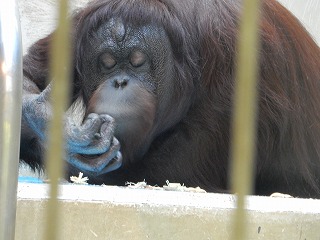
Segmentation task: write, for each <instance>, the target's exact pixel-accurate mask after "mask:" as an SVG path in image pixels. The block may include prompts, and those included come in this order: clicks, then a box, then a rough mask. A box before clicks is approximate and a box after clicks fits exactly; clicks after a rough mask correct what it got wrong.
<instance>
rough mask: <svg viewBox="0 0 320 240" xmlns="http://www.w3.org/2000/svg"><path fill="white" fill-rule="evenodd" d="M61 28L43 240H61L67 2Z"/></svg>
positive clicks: (55, 45) (54, 50)
mask: <svg viewBox="0 0 320 240" xmlns="http://www.w3.org/2000/svg"><path fill="white" fill-rule="evenodd" d="M59 2H60V3H59V18H58V26H57V29H56V31H55V33H54V35H53V41H52V46H51V57H52V58H51V59H50V80H51V82H52V92H51V94H52V96H51V99H52V100H53V102H52V112H53V117H52V120H51V122H50V124H49V136H48V151H47V170H48V176H49V179H50V181H51V184H50V199H49V202H48V208H47V211H48V212H47V226H46V232H45V236H44V239H46V240H55V239H58V238H59V237H58V236H59V205H58V200H57V197H58V190H59V188H58V187H59V186H58V183H59V178H60V177H61V176H62V171H63V159H64V141H63V133H64V130H63V127H64V126H63V115H64V113H65V111H66V108H67V99H68V95H69V88H70V63H71V60H70V59H71V57H70V53H71V51H70V50H71V48H70V20H69V19H68V0H60V1H59Z"/></svg>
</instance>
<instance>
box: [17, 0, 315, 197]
mask: <svg viewBox="0 0 320 240" xmlns="http://www.w3.org/2000/svg"><path fill="white" fill-rule="evenodd" d="M240 2H241V1H240V0H237V1H234V0H225V1H221V0H199V1H196V0H183V1H182V0H135V1H133V0H100V1H94V2H93V3H91V4H89V5H88V7H87V8H86V9H84V10H82V11H80V12H79V13H77V14H76V15H75V16H74V31H73V33H72V35H73V39H74V52H75V59H74V64H75V68H74V78H73V82H74V94H73V100H74V99H76V98H77V97H78V96H79V95H81V94H82V92H81V88H82V82H81V80H80V79H81V71H82V70H81V61H82V59H83V58H85V56H84V55H85V52H84V50H83V47H84V45H83V44H84V42H85V41H86V38H87V36H88V35H87V34H88V33H89V32H91V31H94V29H96V28H97V27H98V26H100V25H101V24H103V22H104V21H106V20H107V19H109V18H110V17H112V16H120V17H121V18H122V19H124V22H130V23H131V24H133V25H137V26H140V25H144V24H150V23H155V24H157V25H159V26H162V27H163V28H164V29H165V31H166V33H167V35H168V37H169V39H170V44H171V48H172V51H173V54H174V59H175V70H176V79H175V81H177V82H178V83H179V84H177V85H178V86H179V88H177V89H176V93H177V96H176V98H177V101H181V98H183V92H184V90H185V89H193V91H192V92H193V93H192V94H191V95H190V97H189V99H184V100H183V101H187V102H188V104H189V105H190V107H189V109H188V111H187V113H186V114H185V115H184V116H181V117H180V119H179V121H178V122H175V123H174V125H173V126H170V127H169V129H167V130H166V131H164V132H159V133H158V134H157V136H156V137H155V138H154V139H153V140H152V142H151V143H150V148H149V150H148V151H147V153H146V154H145V155H144V156H143V157H142V158H141V159H139V161H140V164H139V165H135V166H131V167H130V168H128V169H123V170H120V171H115V172H112V173H110V174H108V175H107V176H105V177H104V178H103V179H99V180H97V181H98V182H107V183H116V184H121V183H122V184H123V183H124V181H126V180H128V181H136V180H143V179H146V181H147V182H148V183H150V184H160V185H161V184H163V183H164V181H165V180H167V179H168V180H169V181H171V182H175V181H179V182H181V183H185V184H186V185H188V186H200V187H203V188H205V189H206V190H209V191H227V190H228V168H229V164H228V161H229V147H230V118H231V115H232V95H233V86H234V72H235V71H234V69H235V64H234V59H235V55H236V49H235V45H236V39H237V32H238V28H237V27H238V20H239V13H240V11H241V6H240ZM261 18H262V20H261V24H260V26H261V29H260V34H261V43H262V44H261V46H262V47H261V49H260V50H259V51H260V80H259V86H258V89H259V114H258V137H257V157H256V170H255V172H256V179H255V193H256V194H270V193H272V192H274V191H280V192H285V193H290V194H293V195H296V196H304V197H319V196H320V190H319V188H320V50H319V47H318V45H317V44H316V43H315V42H314V41H313V39H312V38H311V37H310V36H309V34H308V33H307V32H306V31H305V29H304V28H303V27H302V26H301V24H300V23H299V21H298V20H297V19H296V18H295V17H294V16H293V15H292V14H291V13H289V12H288V11H287V10H286V9H285V8H284V7H282V6H281V5H280V4H279V3H277V1H275V0H264V1H263V6H262V9H261ZM50 40H51V37H50V36H49V37H47V38H45V39H43V40H40V41H38V42H37V43H36V44H35V45H33V46H32V47H31V49H30V50H29V53H28V55H27V56H26V57H25V60H24V64H25V65H24V73H25V76H27V77H28V78H29V79H31V80H32V81H33V82H35V83H36V84H37V86H38V87H39V89H40V90H43V89H44V88H45V86H46V81H45V79H46V77H47V74H48V73H47V62H48V61H47V59H48V42H49V41H50ZM177 85H175V86H177ZM84 100H85V103H86V104H88V102H89V99H86V98H84ZM163 121H164V122H168V124H169V125H170V124H171V123H170V119H166V117H165V116H164V118H163ZM26 146H28V145H27V143H26V142H22V147H21V148H22V154H21V157H22V158H23V159H25V161H28V162H29V163H30V164H33V165H35V164H36V162H37V161H40V157H39V154H38V153H34V152H32V153H31V152H30V150H29V151H27V150H25V149H26V148H27V147H26ZM129 150H130V149H129ZM30 156H31V157H33V160H32V159H30Z"/></svg>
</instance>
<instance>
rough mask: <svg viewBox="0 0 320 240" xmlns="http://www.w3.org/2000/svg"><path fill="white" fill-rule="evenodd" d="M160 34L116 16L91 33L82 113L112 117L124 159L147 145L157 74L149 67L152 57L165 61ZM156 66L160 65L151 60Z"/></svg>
mask: <svg viewBox="0 0 320 240" xmlns="http://www.w3.org/2000/svg"><path fill="white" fill-rule="evenodd" d="M155 38H156V39H161V38H164V40H163V41H166V38H165V35H163V33H162V35H161V32H160V33H159V31H158V29H154V28H152V27H148V28H140V29H132V28H130V27H127V28H126V27H125V26H124V25H123V24H122V22H121V21H120V20H111V21H109V22H108V23H106V24H104V25H102V26H101V27H100V28H99V29H98V31H97V32H94V33H92V38H91V39H90V40H91V41H90V45H88V46H87V48H86V49H85V51H86V52H87V53H88V55H87V58H86V59H85V60H84V61H83V67H82V69H83V70H84V71H83V72H84V74H83V82H84V85H83V86H84V89H83V91H84V95H85V98H86V99H88V100H89V104H88V108H87V114H89V113H97V114H108V115H110V116H112V117H113V118H114V119H115V137H116V138H117V139H119V141H120V143H121V151H122V153H123V156H124V159H125V161H127V159H128V158H130V159H131V161H133V159H134V158H137V157H138V156H139V155H141V154H143V150H144V149H143V148H147V147H148V142H149V141H150V140H151V139H150V137H151V136H152V134H153V133H152V132H153V131H154V125H155V116H156V114H157V103H156V101H157V98H158V97H161V95H159V94H158V85H159V82H161V81H163V80H162V79H161V75H159V74H158V73H157V72H156V71H155V70H154V64H155V63H154V59H153V58H154V55H155V54H156V55H157V60H158V61H160V62H162V64H164V61H165V59H166V58H167V56H166V55H165V54H163V55H160V54H159V53H160V52H161V51H160V49H165V47H164V46H160V44H156V45H154V46H155V47H157V48H156V49H152V50H153V51H151V48H150V46H149V45H148V44H153V41H154V39H155ZM156 64H159V63H156Z"/></svg>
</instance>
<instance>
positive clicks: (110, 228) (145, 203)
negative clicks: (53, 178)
mask: <svg viewBox="0 0 320 240" xmlns="http://www.w3.org/2000/svg"><path fill="white" fill-rule="evenodd" d="M47 187H48V185H46V184H27V183H19V187H18V206H17V224H16V239H18V240H20V239H21V240H28V239H43V229H44V226H45V225H44V224H45V220H46V219H45V208H46V204H47V199H48V195H47V190H48V189H47ZM59 198H60V199H61V208H60V214H61V219H62V222H61V233H60V234H61V238H60V239H79V240H80V239H130V240H135V239H139V240H140V239H154V240H156V239H165V240H167V239H174V240H179V239H181V240H182V239H183V240H187V239H190V240H198V239H199V240H200V239H206V240H208V239H219V240H220V239H228V238H229V236H230V234H231V229H232V228H231V223H232V213H233V210H234V208H235V198H234V196H233V195H229V194H213V193H185V192H169V191H161V190H145V189H128V188H121V187H112V186H108V187H107V186H80V185H69V184H68V185H62V187H61V194H60V197H59ZM247 209H248V227H249V238H248V239H254V240H256V239H277V240H278V239H280V240H281V239H283V240H289V239H290V240H291V239H297V240H298V239H301V240H304V239H306V240H319V239H320V200H313V199H297V198H270V197H257V196H250V197H248V206H247Z"/></svg>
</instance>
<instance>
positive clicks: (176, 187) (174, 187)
mask: <svg viewBox="0 0 320 240" xmlns="http://www.w3.org/2000/svg"><path fill="white" fill-rule="evenodd" d="M166 183H167V185H164V186H163V187H159V186H151V185H148V184H147V183H146V181H143V182H137V183H133V182H126V186H127V187H128V188H133V189H151V190H166V191H179V192H194V193H205V192H206V191H205V190H204V189H201V188H200V187H196V188H193V187H186V186H184V185H181V184H180V183H170V182H169V181H168V180H167V181H166Z"/></svg>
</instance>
